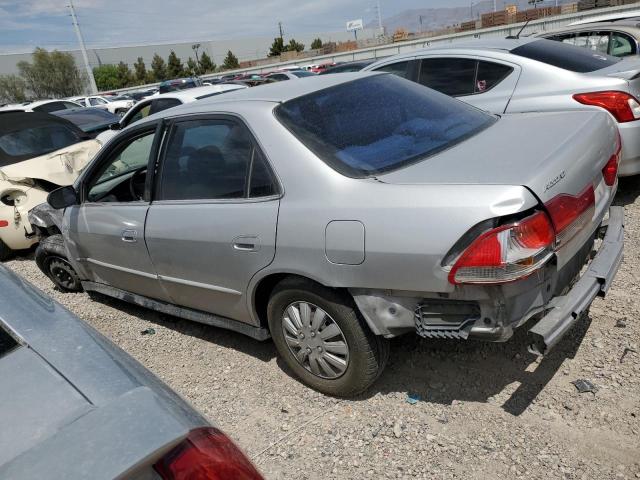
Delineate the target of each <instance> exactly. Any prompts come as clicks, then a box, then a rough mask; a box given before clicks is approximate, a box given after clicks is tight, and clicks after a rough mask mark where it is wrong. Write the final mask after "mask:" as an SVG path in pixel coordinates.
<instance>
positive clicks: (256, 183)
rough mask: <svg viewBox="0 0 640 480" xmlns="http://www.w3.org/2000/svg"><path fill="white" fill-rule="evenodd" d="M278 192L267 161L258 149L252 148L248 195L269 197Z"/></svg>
mask: <svg viewBox="0 0 640 480" xmlns="http://www.w3.org/2000/svg"><path fill="white" fill-rule="evenodd" d="M276 193H278V189H277V187H276V184H275V182H274V180H273V175H272V174H271V170H270V169H269V167H268V166H267V161H266V160H265V158H264V156H263V155H262V153H261V152H260V150H259V149H257V148H256V149H255V150H254V154H253V162H251V181H250V186H249V196H250V197H269V196H271V195H275V194H276Z"/></svg>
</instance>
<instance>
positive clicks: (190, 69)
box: [184, 57, 200, 77]
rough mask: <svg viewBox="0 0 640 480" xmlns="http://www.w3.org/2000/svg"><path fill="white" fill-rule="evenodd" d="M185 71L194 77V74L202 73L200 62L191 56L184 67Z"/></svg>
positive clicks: (187, 74)
mask: <svg viewBox="0 0 640 480" xmlns="http://www.w3.org/2000/svg"><path fill="white" fill-rule="evenodd" d="M184 73H185V75H186V76H188V77H193V76H194V75H200V67H198V64H197V63H196V61H195V60H194V59H193V58H191V57H189V58H188V59H187V66H186V67H185V69H184Z"/></svg>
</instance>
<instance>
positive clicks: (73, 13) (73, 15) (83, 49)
mask: <svg viewBox="0 0 640 480" xmlns="http://www.w3.org/2000/svg"><path fill="white" fill-rule="evenodd" d="M69 10H71V21H72V22H73V26H74V27H75V30H76V35H77V37H78V43H80V51H81V52H82V59H83V60H84V68H85V69H86V71H87V77H88V78H89V90H90V92H89V93H91V94H92V95H95V94H96V93H98V87H97V86H96V79H95V78H93V70H91V66H90V65H89V57H88V56H87V47H85V45H84V39H83V38H82V32H80V25H78V17H76V11H75V9H74V8H73V0H69Z"/></svg>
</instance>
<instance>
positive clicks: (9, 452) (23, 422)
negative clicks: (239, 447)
mask: <svg viewBox="0 0 640 480" xmlns="http://www.w3.org/2000/svg"><path fill="white" fill-rule="evenodd" d="M0 292H1V296H2V300H1V301H0V329H2V330H4V331H5V332H8V333H9V334H10V335H11V336H12V337H13V338H14V339H16V340H17V344H18V345H17V346H16V347H15V348H13V349H12V350H10V351H8V352H6V351H3V348H1V347H2V345H1V344H0V379H1V381H0V405H1V406H2V407H1V408H0V424H1V425H2V428H1V429H0V478H115V477H117V476H118V474H119V473H121V472H122V471H125V470H126V469H127V468H128V467H129V466H130V465H131V464H134V463H135V462H137V461H139V460H140V459H142V458H146V457H147V456H148V455H149V453H151V452H153V451H156V450H158V449H161V448H163V446H164V445H167V444H170V443H171V442H173V441H174V440H175V439H176V438H181V437H183V436H184V435H185V434H186V432H188V431H189V430H190V429H191V428H194V427H195V426H201V425H206V424H207V422H206V420H204V419H203V418H202V417H201V416H200V415H199V414H198V413H197V412H196V411H195V410H193V409H192V408H191V407H189V406H188V405H187V404H186V403H185V402H184V400H182V399H181V398H180V397H179V396H178V395H177V394H176V393H175V392H173V391H171V390H170V389H169V388H168V387H166V386H165V385H164V384H163V383H162V382H160V380H158V379H157V378H156V377H155V376H154V375H152V374H151V373H150V372H148V371H147V370H146V369H144V367H142V366H141V365H140V364H139V363H137V362H136V361H135V360H133V359H132V358H131V357H129V356H128V355H127V354H125V353H124V352H122V351H121V350H120V349H118V348H117V347H115V346H114V345H113V344H112V343H111V342H110V341H109V340H107V339H106V338H104V337H103V336H102V335H100V334H99V333H98V332H96V331H95V330H94V329H93V328H91V327H89V326H88V325H86V324H85V323H84V322H82V321H80V320H79V319H78V318H77V317H75V316H74V315H72V314H71V313H70V312H69V311H67V310H66V309H64V308H63V307H62V306H60V305H59V304H57V303H56V302H54V301H52V300H51V299H50V298H49V297H47V296H46V295H44V294H43V293H42V292H40V291H39V290H38V289H36V288H35V287H33V286H32V285H31V284H29V283H28V282H26V281H24V280H22V279H21V278H20V277H18V276H17V275H16V274H14V273H13V272H10V271H9V270H8V269H6V268H5V267H2V266H0ZM5 350H6V349H5ZM116 438H122V439H124V440H126V441H124V440H123V441H122V442H118V441H114V439H116ZM76 457H77V459H76ZM62 459H68V460H70V461H67V462H65V461H62ZM96 466H99V468H97V470H94V471H93V472H92V470H91V468H94V469H96Z"/></svg>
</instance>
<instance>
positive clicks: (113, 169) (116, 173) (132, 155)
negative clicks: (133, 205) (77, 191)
mask: <svg viewBox="0 0 640 480" xmlns="http://www.w3.org/2000/svg"><path fill="white" fill-rule="evenodd" d="M154 133H155V131H153V132H147V133H144V134H142V135H141V136H139V137H137V138H135V139H133V140H131V141H129V142H128V143H125V144H124V145H122V146H121V147H119V148H117V149H116V151H115V155H114V156H112V157H111V158H110V159H109V160H108V161H107V162H106V163H105V164H104V165H102V166H101V167H100V168H99V169H98V171H97V172H95V173H94V174H93V177H92V180H90V181H89V190H88V191H89V194H88V199H89V201H90V202H98V201H102V202H109V201H111V202H116V201H123V198H119V197H117V196H116V195H114V194H113V193H112V192H113V191H114V190H115V189H116V188H117V187H118V186H123V190H124V192H125V194H128V193H129V187H128V185H124V184H123V182H121V181H120V179H123V178H124V179H125V180H127V181H128V179H129V178H131V176H133V173H134V172H137V171H141V170H144V169H145V168H146V167H147V164H148V163H149V155H150V154H151V149H152V148H153V139H154V137H155V135H154ZM126 200H131V198H128V197H127V198H126Z"/></svg>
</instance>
